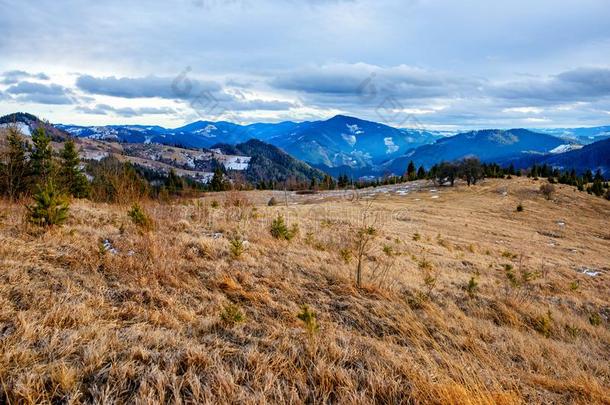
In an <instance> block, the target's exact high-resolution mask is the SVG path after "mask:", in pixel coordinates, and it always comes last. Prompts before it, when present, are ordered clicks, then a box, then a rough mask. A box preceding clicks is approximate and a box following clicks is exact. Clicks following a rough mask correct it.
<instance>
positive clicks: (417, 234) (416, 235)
mask: <svg viewBox="0 0 610 405" xmlns="http://www.w3.org/2000/svg"><path fill="white" fill-rule="evenodd" d="M420 239H421V235H420V234H419V233H417V232H415V233H414V234H413V240H414V241H415V242H417V241H418V240H420Z"/></svg>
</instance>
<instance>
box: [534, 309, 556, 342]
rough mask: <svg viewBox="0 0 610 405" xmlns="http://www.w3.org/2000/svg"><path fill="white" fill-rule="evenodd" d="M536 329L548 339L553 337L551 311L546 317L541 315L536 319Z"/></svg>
mask: <svg viewBox="0 0 610 405" xmlns="http://www.w3.org/2000/svg"><path fill="white" fill-rule="evenodd" d="M534 329H536V331H537V332H539V333H540V334H542V335H543V336H544V337H546V338H548V337H551V332H552V329H553V317H552V316H551V311H550V310H549V311H547V313H546V314H545V315H540V316H538V317H536V318H535V319H534Z"/></svg>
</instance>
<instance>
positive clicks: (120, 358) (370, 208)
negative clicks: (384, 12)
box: [0, 178, 610, 404]
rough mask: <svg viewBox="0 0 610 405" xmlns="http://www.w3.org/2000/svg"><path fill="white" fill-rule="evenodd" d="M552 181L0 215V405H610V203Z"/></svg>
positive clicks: (82, 204) (81, 206)
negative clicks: (546, 185)
mask: <svg viewBox="0 0 610 405" xmlns="http://www.w3.org/2000/svg"><path fill="white" fill-rule="evenodd" d="M541 182H542V180H540V181H534V180H531V179H527V178H518V179H517V178H515V179H512V180H486V181H484V182H482V183H481V184H480V185H477V186H474V187H470V188H469V187H466V186H465V185H462V184H460V185H459V186H458V187H455V188H439V189H438V192H431V191H430V190H429V189H428V188H426V187H423V188H422V190H421V191H414V192H411V193H409V194H407V195H391V194H387V195H385V194H378V195H377V196H376V198H374V199H373V198H364V197H363V198H355V197H352V198H341V197H340V196H339V195H337V194H333V195H329V196H328V198H322V199H319V198H320V197H324V195H322V196H318V195H314V196H299V197H298V198H297V197H295V196H293V195H291V196H290V202H293V204H289V205H288V206H287V207H286V206H283V205H278V206H273V207H268V206H267V201H268V199H269V197H270V196H271V194H272V193H271V192H247V193H227V194H211V195H209V196H205V197H204V198H202V199H197V200H180V201H177V202H173V203H171V204H167V203H166V204H161V203H158V202H143V203H142V205H143V207H144V208H145V210H146V211H147V212H148V213H149V215H150V216H151V218H152V220H153V222H154V226H153V227H152V228H151V229H141V228H138V227H137V226H136V225H134V224H133V223H132V222H131V220H130V218H129V217H128V216H127V211H128V209H129V207H128V206H118V205H105V204H94V203H91V202H88V201H74V202H73V203H72V205H71V209H70V214H71V217H70V219H69V220H68V222H67V223H66V224H65V225H64V226H62V227H58V228H54V229H51V230H50V231H48V232H41V231H39V230H37V229H35V228H32V227H31V226H29V225H27V223H26V221H25V219H24V217H25V208H24V207H23V205H22V204H21V205H20V204H9V203H7V202H3V203H0V207H1V209H2V211H1V212H2V213H1V214H0V390H1V393H2V395H0V403H10V404H15V403H108V404H112V403H159V402H163V403H248V404H249V403H261V404H262V403H304V402H306V403H344V404H369V403H388V404H389V403H413V404H416V403H435V404H492V403H499V404H515V403H540V404H551V403H578V404H593V403H602V404H610V361H609V359H610V323H609V319H608V318H609V316H610V202H608V201H606V200H603V199H601V198H596V197H593V196H590V195H588V194H586V193H582V192H578V191H576V190H575V189H574V188H572V187H567V186H558V187H557V193H556V195H555V196H554V197H553V199H552V200H546V199H545V198H544V197H543V196H541V195H540V193H539V192H538V188H539V186H540V184H541ZM274 195H275V196H276V198H277V199H278V200H279V201H280V202H283V201H284V200H283V198H284V196H283V193H280V192H276V193H275V194H274ZM347 195H349V193H347ZM436 196H438V197H436ZM365 197H366V196H365ZM432 197H435V198H432ZM213 200H216V201H218V203H219V204H218V207H216V208H214V207H213V205H214V206H215V205H217V204H215V203H213V202H212V201H213ZM371 201H372V202H371ZM294 202H299V204H294ZM519 203H522V204H523V207H524V211H523V212H516V206H517V205H518V204H519ZM363 212H366V220H365V222H366V223H367V225H373V226H374V227H375V228H376V230H377V236H376V238H375V239H374V240H373V241H372V243H371V245H370V249H367V250H366V252H365V255H364V256H365V260H364V280H363V285H362V287H361V288H358V287H357V286H356V285H355V281H354V280H355V270H356V257H355V256H354V243H355V242H354V240H355V239H356V238H357V234H358V232H357V229H358V227H359V226H361V225H362V221H363V218H362V214H363ZM278 213H281V214H283V215H284V216H285V218H286V220H287V222H288V224H289V225H292V224H295V223H296V224H298V227H299V233H298V235H297V236H296V237H295V238H294V239H293V240H291V241H289V242H287V241H280V240H276V239H274V238H273V237H272V236H271V235H270V233H269V223H270V221H271V220H272V219H273V218H275V217H276V216H277V214H278ZM236 236H239V237H242V238H243V239H245V240H246V241H247V242H246V243H244V249H245V250H244V252H243V253H242V254H241V255H239V256H238V257H237V255H236V254H235V251H233V254H232V253H231V251H232V249H231V245H230V240H231V239H233V238H235V237H236ZM104 242H106V246H105V247H104V246H103V245H104ZM583 271H587V272H588V274H585V273H583ZM507 272H508V273H509V274H512V277H513V283H511V281H510V280H509V276H507ZM471 279H472V280H473V283H471V287H470V289H469V288H467V285H468V283H469V281H470V280H471ZM304 304H307V305H309V307H310V308H311V309H312V310H313V311H315V312H316V314H317V323H318V325H319V330H317V331H315V330H313V329H310V330H309V331H308V330H307V329H306V328H305V323H304V322H303V321H302V320H301V319H299V318H298V317H297V314H299V313H300V312H301V306H302V305H304ZM236 313H237V314H241V315H243V318H244V319H242V320H241V321H240V319H239V316H236V315H235V314H236ZM238 321H239V322H238Z"/></svg>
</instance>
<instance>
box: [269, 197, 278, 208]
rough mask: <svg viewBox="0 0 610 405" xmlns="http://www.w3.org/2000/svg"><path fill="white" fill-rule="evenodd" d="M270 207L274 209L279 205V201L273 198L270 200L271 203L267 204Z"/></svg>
mask: <svg viewBox="0 0 610 405" xmlns="http://www.w3.org/2000/svg"><path fill="white" fill-rule="evenodd" d="M267 205H268V206H270V207H273V206H276V205H277V200H276V199H275V197H271V198H270V199H269V202H268V203H267Z"/></svg>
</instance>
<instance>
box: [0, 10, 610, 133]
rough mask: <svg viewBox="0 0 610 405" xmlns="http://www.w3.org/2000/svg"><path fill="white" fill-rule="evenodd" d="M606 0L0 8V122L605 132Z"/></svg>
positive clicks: (609, 88)
mask: <svg viewBox="0 0 610 405" xmlns="http://www.w3.org/2000/svg"><path fill="white" fill-rule="evenodd" d="M608 21H610V3H609V2H608V0H578V1H572V0H529V1H524V0H512V1H489V0H462V1H455V0H258V1H254V0H174V1H171V0H164V1H157V0H150V1H130V0H121V1H115V0H99V1H97V2H86V1H81V0H36V1H32V0H0V115H4V114H8V113H12V112H16V111H26V112H30V113H33V114H36V115H38V116H40V117H42V118H45V119H48V120H49V121H51V122H53V123H64V124H78V125H105V124H144V125H161V126H166V127H177V126H181V125H184V124H185V123H188V122H192V121H196V120H210V121H220V120H225V121H232V122H237V123H252V122H278V121H286V120H291V121H304V120H317V119H326V118H330V117H332V116H334V115H337V114H345V115H352V116H356V117H359V118H362V119H369V120H372V121H377V122H382V123H385V124H388V125H393V126H397V127H420V128H421V127H423V128H429V129H437V130H449V131H452V130H456V129H469V128H515V127H527V128H538V127H549V128H550V127H576V126H597V125H609V124H610V24H609V23H608Z"/></svg>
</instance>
